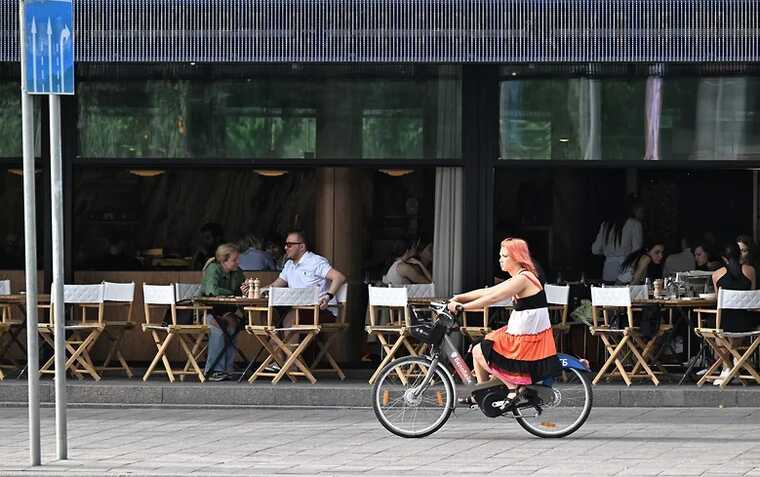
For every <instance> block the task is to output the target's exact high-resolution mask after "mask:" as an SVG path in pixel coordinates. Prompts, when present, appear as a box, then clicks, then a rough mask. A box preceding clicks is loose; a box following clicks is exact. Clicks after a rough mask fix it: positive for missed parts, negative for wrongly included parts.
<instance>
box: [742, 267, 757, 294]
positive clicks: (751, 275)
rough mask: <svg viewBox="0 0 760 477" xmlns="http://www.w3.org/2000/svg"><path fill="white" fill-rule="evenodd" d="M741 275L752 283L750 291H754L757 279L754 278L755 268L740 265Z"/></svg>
mask: <svg viewBox="0 0 760 477" xmlns="http://www.w3.org/2000/svg"><path fill="white" fill-rule="evenodd" d="M742 273H743V274H744V276H745V277H747V278H749V281H750V282H752V288H750V290H754V289H755V287H756V286H757V283H756V282H757V277H756V276H755V267H753V266H752V265H742Z"/></svg>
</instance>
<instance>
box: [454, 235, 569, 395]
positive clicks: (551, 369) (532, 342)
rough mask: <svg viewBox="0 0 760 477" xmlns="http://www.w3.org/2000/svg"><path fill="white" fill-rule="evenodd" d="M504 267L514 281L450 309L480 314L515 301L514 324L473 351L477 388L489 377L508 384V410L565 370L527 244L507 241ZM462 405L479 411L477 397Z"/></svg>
mask: <svg viewBox="0 0 760 477" xmlns="http://www.w3.org/2000/svg"><path fill="white" fill-rule="evenodd" d="M499 265H500V266H501V269H502V270H503V271H505V272H509V274H510V276H511V277H512V278H510V279H509V280H506V281H504V282H502V283H499V284H498V285H495V286H493V287H490V288H481V289H480V290H474V291H471V292H467V293H463V294H461V295H455V296H454V297H453V298H452V299H451V302H450V303H449V311H451V312H452V313H456V312H458V311H460V310H479V309H482V308H483V307H484V306H487V305H490V304H493V303H496V302H498V301H501V300H504V299H505V298H510V297H512V298H513V299H514V311H513V312H512V315H511V316H510V318H509V323H508V324H507V325H506V326H504V327H502V328H499V329H498V330H495V331H492V332H491V333H489V334H488V335H486V337H485V339H484V340H483V341H482V342H481V343H480V344H479V345H477V346H475V347H474V348H473V351H472V356H473V361H474V364H475V377H476V378H477V380H478V383H482V382H484V381H486V380H487V379H488V374H489V373H490V374H492V375H493V376H494V377H496V378H498V379H500V380H501V381H502V382H504V384H505V385H506V386H507V387H508V388H509V390H510V392H509V394H508V395H507V399H506V402H505V406H507V407H508V406H510V405H511V404H513V403H514V402H515V401H516V400H517V399H518V397H519V395H520V386H522V385H528V384H531V383H534V382H536V381H540V380H542V379H544V378H546V377H550V376H551V377H553V376H558V375H559V374H560V372H561V366H560V363H559V360H558V359H557V350H556V348H555V345H554V336H553V335H552V325H551V323H550V321H549V310H548V308H547V304H546V295H545V293H544V289H543V287H542V286H541V282H540V281H539V280H538V276H537V274H536V268H535V266H534V265H533V260H532V259H531V257H530V252H529V251H528V244H527V243H525V241H524V240H522V239H516V238H507V239H504V240H503V241H502V242H501V250H500V253H499ZM461 402H462V403H463V404H466V405H470V406H473V405H475V401H474V399H473V398H472V396H470V397H468V398H465V399H462V400H461Z"/></svg>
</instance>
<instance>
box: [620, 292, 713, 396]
mask: <svg viewBox="0 0 760 477" xmlns="http://www.w3.org/2000/svg"><path fill="white" fill-rule="evenodd" d="M716 304H717V299H716V298H701V297H678V298H677V297H672V296H671V297H651V298H647V299H644V300H636V301H634V302H633V305H634V307H635V306H636V305H658V306H659V307H660V308H662V309H664V310H667V311H668V321H669V323H670V324H671V325H672V324H673V312H674V310H679V309H680V310H685V311H686V320H687V333H686V335H687V338H686V339H687V342H686V349H687V357H688V365H687V367H686V371H685V372H684V374H683V376H682V377H681V379H680V380H679V382H678V384H683V383H684V381H686V378H687V377H688V376H689V373H691V371H692V369H694V367H695V366H696V364H697V362H698V361H699V359H700V358H704V356H705V353H706V347H705V344H704V343H702V344H701V346H700V349H699V351H698V352H697V353H696V354H695V355H693V356H692V354H691V333H692V330H693V325H692V317H693V313H692V310H694V309H696V308H715V306H716Z"/></svg>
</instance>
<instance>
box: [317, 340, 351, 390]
mask: <svg viewBox="0 0 760 477" xmlns="http://www.w3.org/2000/svg"><path fill="white" fill-rule="evenodd" d="M337 338H338V334H337V333H333V334H332V335H331V336H330V337H329V338H328V339H327V340H326V341H325V342H324V343H322V342H320V341H319V340H317V345H318V346H319V353H318V354H317V357H316V358H314V361H312V363H311V370H312V372H317V371H321V372H331V371H332V372H335V373H336V374H337V375H338V378H340V380H341V381H343V380H344V379H346V375H345V374H343V370H342V369H340V366H338V362H337V361H335V358H333V356H332V354H330V347H331V346H332V345H333V343H334V342H335V340H336V339H337ZM323 359H326V360H327V362H328V363H329V364H330V368H332V369H330V368H325V369H317V366H318V365H319V363H321V362H322V360H323Z"/></svg>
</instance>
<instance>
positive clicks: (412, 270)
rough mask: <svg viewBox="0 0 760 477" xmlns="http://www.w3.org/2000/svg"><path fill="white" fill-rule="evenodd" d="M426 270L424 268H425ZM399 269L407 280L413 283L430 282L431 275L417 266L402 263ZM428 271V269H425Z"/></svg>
mask: <svg viewBox="0 0 760 477" xmlns="http://www.w3.org/2000/svg"><path fill="white" fill-rule="evenodd" d="M423 270H424V269H423ZM398 271H399V273H400V274H401V276H403V277H404V278H406V279H407V280H409V281H410V282H412V283H430V282H431V280H430V277H429V276H427V275H425V274H424V273H421V272H420V271H419V270H418V269H417V267H414V266H412V265H409V264H408V263H401V264H399V266H398ZM425 271H427V270H425Z"/></svg>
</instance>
